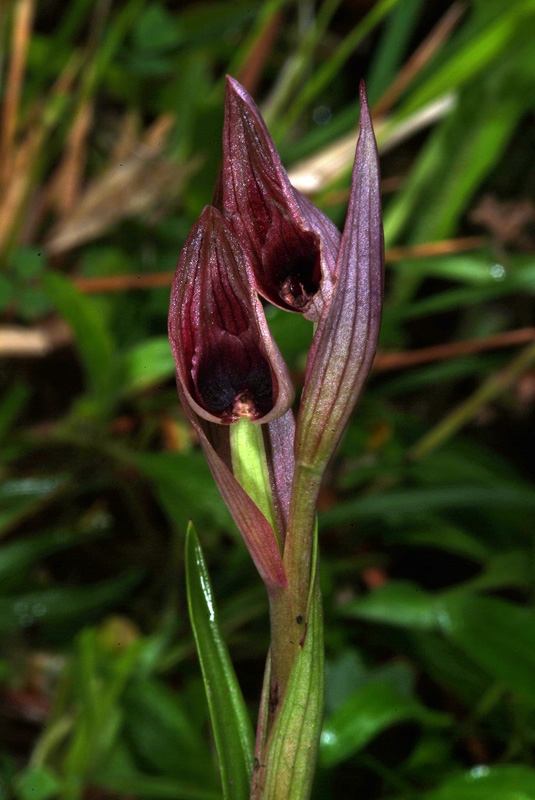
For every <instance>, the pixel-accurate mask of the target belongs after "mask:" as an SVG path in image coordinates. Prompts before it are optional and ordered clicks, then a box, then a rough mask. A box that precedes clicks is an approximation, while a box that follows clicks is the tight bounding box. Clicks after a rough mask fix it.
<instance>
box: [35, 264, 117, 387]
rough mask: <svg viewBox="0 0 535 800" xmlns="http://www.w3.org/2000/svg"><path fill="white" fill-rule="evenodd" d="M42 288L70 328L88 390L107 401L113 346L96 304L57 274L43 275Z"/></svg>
mask: <svg viewBox="0 0 535 800" xmlns="http://www.w3.org/2000/svg"><path fill="white" fill-rule="evenodd" d="M44 288H45V292H46V293H47V295H48V297H49V299H50V301H51V302H52V303H53V304H54V306H55V307H56V309H57V310H58V312H59V313H60V314H61V316H62V317H63V319H64V320H65V321H66V322H68V324H69V325H70V327H71V328H72V332H73V334H74V337H75V339H76V344H77V347H78V351H79V353H80V356H81V359H82V363H83V365H84V368H85V371H86V374H87V378H88V381H89V385H90V387H91V389H92V390H93V392H94V394H95V395H96V396H97V397H98V398H100V399H101V400H102V399H106V398H109V395H110V388H111V378H112V370H113V351H114V344H113V340H112V338H111V334H110V332H109V331H108V329H107V327H106V324H105V322H104V320H103V318H102V314H101V313H100V311H99V309H98V307H97V305H96V304H95V303H94V301H93V300H92V299H91V298H90V297H86V296H84V295H82V294H80V292H79V291H78V290H77V289H76V288H75V287H74V286H73V284H72V283H71V281H69V280H68V279H67V278H65V277H64V276H63V275H60V274H59V273H54V272H49V273H48V274H47V275H45V277H44Z"/></svg>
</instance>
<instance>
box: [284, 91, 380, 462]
mask: <svg viewBox="0 0 535 800" xmlns="http://www.w3.org/2000/svg"><path fill="white" fill-rule="evenodd" d="M360 98H361V111H360V136H359V140H358V144H357V152H356V155H355V166H354V168H353V176H352V181H351V194H350V199H349V208H348V212H347V218H346V223H345V227H344V233H343V236H342V242H341V245H340V251H339V255H338V261H337V265H336V285H335V289H334V292H333V295H332V300H331V303H330V304H329V306H328V307H326V308H325V309H324V311H323V314H322V316H321V318H320V321H319V323H318V327H317V330H316V334H315V336H314V341H313V343H312V348H311V350H310V352H309V356H308V361H307V369H306V375H305V388H304V391H303V397H302V400H301V408H300V412H299V417H298V422H297V434H296V458H297V460H299V461H300V462H302V463H303V464H305V465H309V466H312V467H314V469H320V468H324V466H325V464H326V462H327V461H328V460H329V458H330V457H331V455H332V453H333V451H334V449H335V447H336V445H337V443H338V441H339V439H340V437H341V435H342V433H343V430H344V427H345V425H346V423H347V421H348V418H349V416H350V414H351V412H352V410H353V408H354V406H355V403H356V401H357V399H358V396H359V394H360V392H361V390H362V387H363V385H364V382H365V380H366V378H367V376H368V373H369V371H370V368H371V365H372V362H373V358H374V355H375V350H376V347H377V340H378V337H379V327H380V322H381V305H382V288H383V265H384V243H383V229H382V221H381V194H380V185H379V158H378V155H377V147H376V143H375V137H374V134H373V127H372V121H371V117H370V112H369V109H368V103H367V100H366V92H365V89H364V84H363V83H361V87H360Z"/></svg>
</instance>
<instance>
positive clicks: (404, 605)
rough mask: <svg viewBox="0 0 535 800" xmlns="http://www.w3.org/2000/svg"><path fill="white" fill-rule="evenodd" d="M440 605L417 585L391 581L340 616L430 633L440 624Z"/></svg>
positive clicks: (356, 601) (342, 610)
mask: <svg viewBox="0 0 535 800" xmlns="http://www.w3.org/2000/svg"><path fill="white" fill-rule="evenodd" d="M439 604H440V597H439V596H437V597H436V598H435V597H434V596H433V595H431V594H429V593H428V592H426V591H425V590H424V589H420V587H419V586H417V585H416V584H415V583H409V581H389V582H388V583H386V584H385V585H384V586H381V587H380V588H378V589H375V591H373V592H369V593H368V594H367V595H365V597H362V598H361V599H359V600H353V601H352V602H351V603H348V604H347V605H345V606H343V607H342V608H341V609H340V613H341V614H343V615H344V616H350V617H359V618H360V619H367V620H371V621H373V622H382V623H386V624H388V625H400V626H403V627H409V628H420V629H423V630H429V629H433V628H436V626H437V624H438V620H437V613H438V608H439Z"/></svg>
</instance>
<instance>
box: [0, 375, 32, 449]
mask: <svg viewBox="0 0 535 800" xmlns="http://www.w3.org/2000/svg"><path fill="white" fill-rule="evenodd" d="M29 394H30V391H29V388H28V387H27V386H26V385H25V384H24V383H15V384H14V385H13V386H11V388H10V389H8V390H7V392H6V393H5V394H4V395H3V397H2V398H1V399H0V438H2V437H3V436H4V435H5V434H6V433H7V431H8V430H9V428H10V427H11V424H12V423H13V422H14V420H15V419H16V418H17V416H18V415H19V414H20V413H21V411H23V410H24V406H25V404H26V401H27V399H28V397H29Z"/></svg>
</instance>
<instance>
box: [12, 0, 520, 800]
mask: <svg viewBox="0 0 535 800" xmlns="http://www.w3.org/2000/svg"><path fill="white" fill-rule="evenodd" d="M0 13H1V15H2V16H1V22H0V25H1V31H0V36H1V43H2V54H1V81H2V83H1V93H2V109H1V112H0V198H1V200H0V260H1V266H2V269H1V272H0V308H1V314H2V319H1V322H0V452H1V465H0V479H1V486H0V533H1V535H2V544H1V548H0V635H1V644H0V798H1V800H8V799H10V798H16V800H30V798H31V800H48V799H49V798H50V799H51V798H60V799H61V800H78V798H84V800H107V799H108V798H118V799H120V800H127V799H128V800H136V799H137V798H142V799H143V798H146V799H147V800H158V799H159V798H173V800H216V798H219V797H220V796H221V794H220V787H219V781H218V775H217V767H216V763H215V758H214V748H213V743H212V741H211V737H210V729H209V724H208V721H207V707H206V701H205V698H204V691H203V686H202V681H201V677H200V669H199V665H198V662H197V659H196V655H195V648H194V643H193V638H192V633H191V630H190V625H189V622H188V617H187V601H186V596H185V581H184V555H183V554H184V537H185V530H186V525H187V521H188V519H189V518H190V517H191V518H193V520H194V521H195V524H196V527H197V530H198V533H199V538H200V540H201V542H202V545H203V548H204V551H205V555H206V558H207V561H208V566H209V569H210V573H211V576H212V581H213V584H214V591H215V595H216V597H217V602H218V606H219V612H220V618H221V623H222V628H223V631H224V634H225V637H226V640H227V641H228V643H229V647H230V651H231V655H232V658H233V660H234V663H235V665H236V669H237V673H238V677H239V679H240V682H241V685H242V687H243V690H244V693H245V696H246V699H247V702H248V703H249V706H250V710H251V716H252V718H253V719H254V715H255V713H256V707H257V703H258V700H259V692H260V686H261V681H262V670H263V663H264V658H265V655H266V650H267V647H268V642H269V630H268V618H267V603H266V597H265V593H264V591H263V587H262V585H261V583H260V581H259V579H258V577H257V575H256V574H255V570H254V567H253V565H252V564H251V562H250V560H249V557H248V555H247V553H246V551H245V548H244V546H243V545H242V543H241V541H240V540H239V537H238V534H237V532H236V530H235V528H234V526H233V523H232V522H231V520H230V517H229V515H228V513H227V511H226V510H225V508H224V506H223V504H222V502H221V500H220V498H219V497H218V494H217V492H216V490H215V487H214V484H213V482H212V479H211V477H210V474H209V472H208V469H207V467H206V465H205V462H204V460H203V457H202V454H201V453H200V451H199V448H198V446H197V443H196V441H195V438H194V436H193V433H192V431H191V429H190V427H189V425H188V424H187V422H186V420H185V418H184V416H183V414H182V412H181V409H180V408H179V404H178V399H177V396H176V391H175V388H174V381H173V364H172V360H171V356H170V352H169V348H168V344H167V339H166V324H167V323H166V317H167V305H168V299H169V287H170V280H171V275H172V271H173V269H174V266H175V264H176V261H177V258H178V254H179V252H180V249H181V246H182V244H183V242H184V239H185V237H186V235H187V233H188V231H189V229H190V227H191V225H192V223H193V222H194V220H195V218H196V216H197V215H198V214H199V213H200V211H201V209H202V208H203V206H204V205H205V204H206V203H209V202H210V200H211V197H212V191H213V187H214V184H215V179H216V176H217V172H218V169H219V161H220V157H221V127H222V120H223V92H224V75H225V73H227V72H228V73H230V74H232V75H234V76H235V77H237V78H238V79H240V80H241V81H242V82H243V83H244V84H245V85H246V86H247V88H249V90H250V91H251V92H252V93H253V95H254V97H255V98H256V99H257V101H258V102H259V104H260V106H261V108H262V111H263V113H264V114H265V118H266V120H267V122H268V124H269V126H270V129H271V130H272V132H273V135H274V137H275V139H276V142H277V145H278V146H279V147H280V152H281V155H282V158H283V160H284V162H285V164H286V165H287V167H288V170H289V172H290V176H291V178H292V179H293V180H294V182H295V183H296V185H297V186H298V187H299V188H301V189H303V190H306V191H307V192H308V193H310V195H311V196H312V198H313V199H314V200H315V202H317V203H318V205H320V206H321V207H322V208H323V209H324V210H325V211H326V212H327V213H328V214H329V215H330V216H331V217H332V218H333V220H334V221H335V222H336V223H337V224H338V225H342V224H343V220H344V214H345V208H346V202H347V193H348V186H349V172H350V168H351V161H352V158H353V152H354V141H355V130H356V122H357V119H358V102H357V94H358V92H357V89H358V81H359V79H360V78H361V77H364V78H365V79H366V82H367V87H368V93H369V96H370V101H371V104H372V106H373V109H374V117H375V121H376V130H377V136H378V142H379V147H380V151H381V163H382V170H383V199H384V217H385V234H386V245H387V248H388V250H387V274H386V298H385V313H384V324H383V328H382V335H381V344H380V347H381V350H380V353H379V355H378V358H377V360H376V365H375V367H376V368H375V371H374V372H373V373H372V377H371V379H370V381H369V384H368V386H367V389H366V391H365V394H364V396H363V398H362V400H361V401H360V404H359V406H358V409H357V412H356V413H355V414H354V416H353V419H352V422H351V424H350V426H349V429H348V432H347V435H346V437H345V440H344V443H343V445H342V447H341V448H340V451H339V453H338V455H337V457H336V458H335V460H334V461H333V463H332V465H331V467H330V469H329V472H328V475H327V476H326V480H325V486H324V489H323V492H322V496H321V509H320V511H321V514H320V523H321V540H320V541H321V552H322V559H323V563H322V584H323V590H324V596H325V620H326V646H327V698H326V699H327V708H326V718H325V727H324V732H323V735H322V742H321V751H320V768H319V770H318V774H317V780H316V787H315V795H314V796H315V798H317V799H318V798H325V799H326V800H329V799H330V798H337V800H338V799H339V798H343V799H344V800H345V799H346V798H347V799H348V800H350V799H351V798H357V797H358V798H359V800H376V799H377V798H381V799H382V800H389V799H392V800H405V799H406V800H412V799H413V798H414V799H416V798H421V799H422V800H483V798H484V799H485V800H529V799H530V798H535V769H534V767H533V760H534V758H533V757H534V746H535V727H534V723H535V612H534V605H533V580H534V576H535V560H534V557H535V549H534V525H533V520H534V517H535V490H534V487H533V477H534V465H533V455H532V454H533V449H534V444H535V436H534V427H533V422H534V401H535V344H534V342H535V330H534V328H533V324H534V320H533V295H534V294H535V208H534V205H533V197H534V196H535V159H534V157H533V156H534V152H535V126H534V112H535V59H534V58H533V41H535V0H472V1H471V2H468V1H467V2H463V1H462V0H457V2H454V3H451V2H447V1H441V0H438V1H437V2H430V1H429V0H428V1H427V2H425V0H378V1H377V2H373V0H321V2H320V1H318V2H311V0H293V1H292V0H286V1H285V0H263V1H261V0H256V1H254V0H247V1H246V2H245V1H244V0H217V1H216V2H204V0H201V1H197V0H190V1H189V2H172V1H171V0H169V1H168V2H165V0H124V1H123V2H118V0H96V1H95V0H70V2H69V3H65V2H61V0H46V2H45V0H43V1H42V2H37V1H36V0H12V2H11V3H9V2H8V3H4V4H3V7H2V11H1V12H0ZM267 313H268V318H269V323H270V325H271V327H272V330H273V332H274V334H275V336H276V338H277V340H278V342H279V344H280V347H281V349H282V351H283V353H284V355H285V357H286V359H287V361H288V364H289V365H290V368H291V370H292V374H293V376H294V380H295V383H296V386H297V387H298V388H299V387H300V386H301V385H302V378H303V369H304V364H305V359H306V352H307V347H308V345H309V342H310V338H311V330H310V327H309V325H308V323H306V322H305V321H304V320H302V319H301V318H298V317H297V316H296V315H284V313H283V312H280V311H277V310H274V309H269V311H268V312H267Z"/></svg>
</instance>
